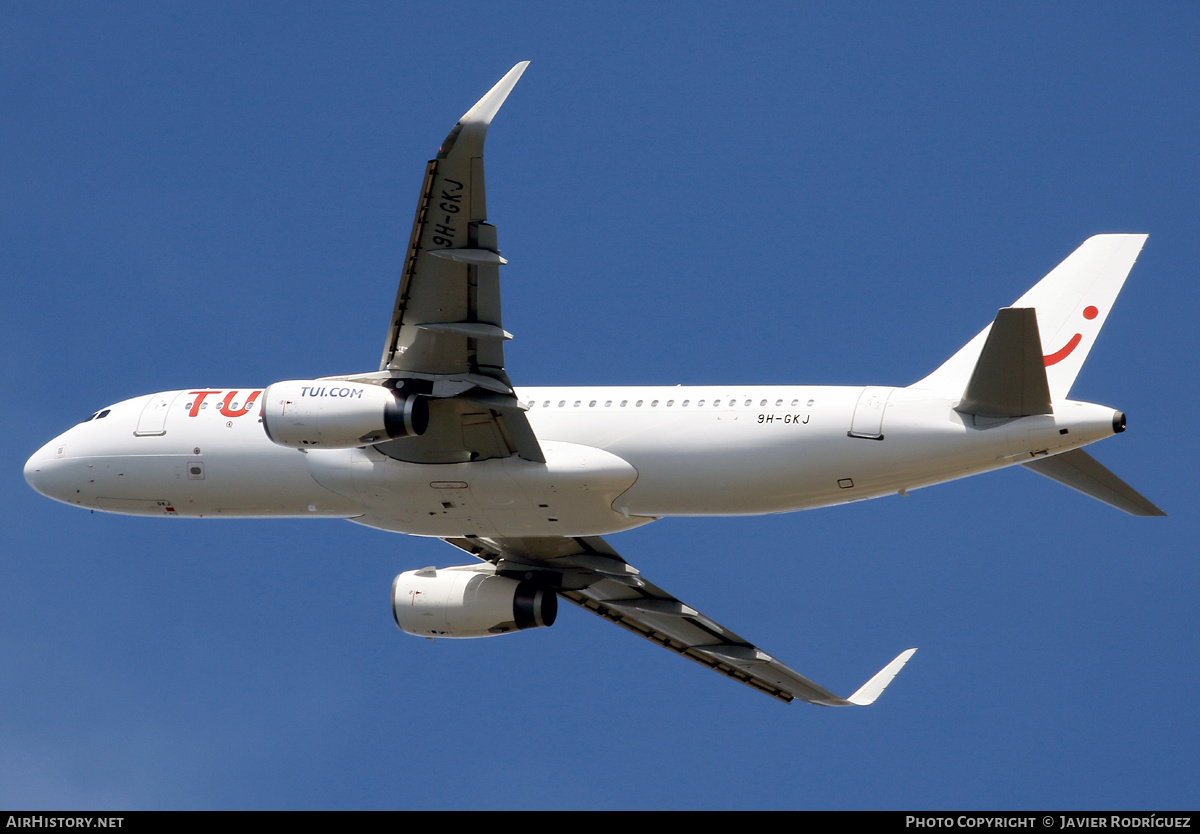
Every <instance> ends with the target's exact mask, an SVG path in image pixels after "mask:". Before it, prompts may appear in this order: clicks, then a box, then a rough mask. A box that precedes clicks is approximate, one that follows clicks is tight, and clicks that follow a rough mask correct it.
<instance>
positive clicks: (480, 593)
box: [392, 565, 558, 637]
mask: <svg viewBox="0 0 1200 834" xmlns="http://www.w3.org/2000/svg"><path fill="white" fill-rule="evenodd" d="M556 616H558V596H557V595H556V594H555V593H554V591H553V590H552V589H550V588H547V587H545V586H543V585H539V584H538V583H536V582H531V581H528V580H527V581H523V582H522V581H518V580H516V579H509V578H508V577H507V576H497V575H496V574H495V573H492V572H491V570H489V569H488V568H486V567H482V566H479V565H467V566H465V567H454V568H442V569H440V570H435V569H434V568H424V569H423V570H410V571H405V572H404V573H402V574H400V575H399V576H397V577H396V579H395V581H394V582H392V617H393V618H395V620H396V625H398V626H399V627H400V630H401V631H403V632H406V633H408V634H415V635H417V636H418V637H494V636H496V635H497V634H508V633H509V632H513V631H520V630H522V629H526V628H540V627H542V626H550V625H554V619H555V617H556Z"/></svg>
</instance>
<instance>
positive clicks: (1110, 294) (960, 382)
mask: <svg viewBox="0 0 1200 834" xmlns="http://www.w3.org/2000/svg"><path fill="white" fill-rule="evenodd" d="M1146 238H1147V235H1096V236H1095V237H1090V238H1088V239H1087V240H1085V241H1084V242H1083V245H1081V246H1080V247H1079V248H1078V249H1076V250H1075V251H1074V252H1072V253H1071V255H1070V256H1069V257H1068V258H1067V259H1066V260H1065V261H1063V262H1062V263H1061V264H1059V265H1058V266H1057V267H1055V268H1054V270H1053V271H1052V272H1051V273H1050V274H1049V275H1047V276H1046V277H1045V278H1043V279H1042V280H1041V281H1039V282H1038V283H1037V284H1035V285H1034V287H1033V288H1032V289H1031V290H1029V292H1027V293H1025V294H1024V295H1023V296H1021V297H1020V298H1019V299H1017V300H1016V301H1015V302H1014V303H1013V305H1012V306H1013V307H1032V308H1034V309H1035V310H1036V311H1037V324H1038V331H1039V334H1040V337H1041V344H1042V349H1043V350H1044V351H1046V352H1045V354H1044V355H1043V357H1042V360H1043V362H1044V363H1045V368H1046V380H1047V382H1048V384H1049V387H1050V396H1051V397H1052V398H1053V399H1055V400H1059V399H1065V398H1066V397H1067V395H1068V394H1069V393H1070V391H1071V386H1072V385H1073V384H1074V382H1075V377H1076V376H1078V375H1079V370H1080V368H1082V367H1083V361H1084V360H1085V359H1086V358H1087V355H1088V351H1090V350H1091V349H1092V345H1093V344H1095V342H1096V336H1098V335H1099V333H1100V328H1101V327H1103V326H1104V322H1105V320H1106V319H1107V318H1108V312H1109V310H1111V309H1112V305H1113V302H1115V301H1116V300H1117V294H1118V293H1119V292H1120V291H1121V287H1122V285H1123V284H1124V283H1125V278H1126V276H1127V275H1129V271H1130V270H1131V269H1133V264H1134V261H1136V260H1137V257H1138V254H1139V253H1140V252H1141V251H1142V246H1143V244H1145V242H1146ZM991 329H992V326H991V325H988V326H987V327H985V328H984V329H983V330H982V331H981V332H980V333H979V335H977V336H976V337H975V338H974V339H972V340H971V341H970V342H968V343H967V344H966V345H965V346H964V347H963V348H962V349H961V350H960V351H959V352H958V353H956V354H954V355H953V356H952V357H950V359H948V360H947V361H946V363H945V364H943V365H942V366H941V367H940V368H938V369H937V370H936V371H934V372H933V373H932V374H930V375H929V376H927V377H925V378H924V379H922V380H921V381H920V382H916V383H913V385H912V386H910V387H912V388H932V389H937V390H942V391H946V392H948V393H950V394H952V395H955V396H956V395H958V394H959V393H960V392H962V391H963V390H964V389H965V387H966V385H967V383H968V382H969V381H970V379H971V376H972V373H973V372H974V370H975V366H976V364H977V363H978V361H979V358H980V354H981V353H982V352H983V347H984V343H985V342H986V341H987V337H988V333H989V332H990V331H991Z"/></svg>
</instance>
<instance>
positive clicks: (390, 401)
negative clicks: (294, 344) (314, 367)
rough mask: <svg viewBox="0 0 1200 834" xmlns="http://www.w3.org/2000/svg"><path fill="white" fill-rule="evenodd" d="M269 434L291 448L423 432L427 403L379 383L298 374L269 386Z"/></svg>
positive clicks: (345, 445) (265, 408)
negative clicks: (317, 377) (305, 378)
mask: <svg viewBox="0 0 1200 834" xmlns="http://www.w3.org/2000/svg"><path fill="white" fill-rule="evenodd" d="M262 403H263V405H262V418H263V420H262V422H263V429H264V430H265V431H266V432H267V437H269V438H270V439H271V441H272V442H274V443H278V444H279V445H280V446H288V447H291V448H293V449H307V448H312V447H314V446H315V447H317V448H323V449H350V448H354V447H356V446H369V445H371V444H373V443H382V442H383V441H385V440H394V439H396V438H398V437H415V436H417V435H421V434H424V433H425V429H426V428H427V427H428V426H429V403H428V401H427V400H426V398H425V397H422V396H419V395H399V396H398V395H396V394H395V393H394V392H393V391H391V390H390V389H388V388H384V387H383V386H381V385H368V384H366V383H362V382H339V381H330V380H304V379H296V380H289V381H287V382H276V383H275V384H274V385H269V386H267V389H266V390H265V391H263V397H262Z"/></svg>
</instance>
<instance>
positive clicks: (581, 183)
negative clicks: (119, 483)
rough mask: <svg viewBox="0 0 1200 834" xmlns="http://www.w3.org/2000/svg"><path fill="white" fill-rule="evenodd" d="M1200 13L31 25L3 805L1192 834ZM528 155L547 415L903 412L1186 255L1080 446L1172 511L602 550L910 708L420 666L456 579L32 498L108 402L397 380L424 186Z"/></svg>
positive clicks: (181, 10) (333, 525)
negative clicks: (512, 85)
mask: <svg viewBox="0 0 1200 834" xmlns="http://www.w3.org/2000/svg"><path fill="white" fill-rule="evenodd" d="M1198 42H1200V12H1197V11H1196V9H1195V7H1194V6H1193V5H1191V4H1185V3H1160V4H1150V5H1134V4H1109V3H1095V4H1021V3H1016V4H955V3H944V4H943V3H914V4H837V5H835V6H833V7H829V6H828V5H827V4H803V3H787V4H761V5H756V6H734V5H723V6H720V7H717V6H713V7H711V8H705V7H703V6H699V5H696V4H656V5H653V6H652V7H649V8H647V7H646V5H645V4H634V3H629V4H604V5H599V4H597V5H589V6H586V7H584V8H574V7H569V8H568V7H564V5H563V4H554V3H541V4H539V3H512V4H504V5H503V6H500V5H497V6H494V7H489V6H486V5H482V4H469V3H455V2H448V3H441V4H437V5H436V6H430V5H429V4H403V3H394V4H337V5H336V6H330V5H326V4H269V3H258V4H252V5H250V6H248V7H247V6H246V4H221V3H210V4H205V5H203V6H197V5H194V4H168V3H147V4H131V3H119V4H104V5H94V4H88V5H84V4H51V5H46V4H7V5H5V6H3V7H0V112H3V113H4V117H3V119H0V184H2V187H0V278H2V281H3V283H2V285H0V286H2V287H3V293H4V304H3V305H0V317H2V318H0V324H2V329H0V334H2V335H0V338H2V339H3V340H4V343H3V346H4V349H3V352H2V357H3V358H2V363H3V364H2V366H0V367H3V374H4V381H5V390H6V392H7V393H8V395H9V396H8V398H7V399H8V404H7V405H8V407H7V408H5V409H3V410H2V411H0V426H2V427H3V431H4V433H5V436H7V437H9V442H8V443H7V444H6V445H5V450H4V452H3V453H2V454H3V463H4V465H3V467H2V468H0V472H2V473H4V474H3V476H2V477H0V489H3V491H4V495H3V497H4V500H3V502H2V504H0V506H3V513H4V517H3V521H2V524H0V530H2V531H3V532H2V533H0V536H3V539H2V541H3V548H2V553H3V558H0V588H3V595H4V605H3V606H0V668H3V669H4V674H3V678H2V680H3V683H2V684H0V806H5V807H46V808H63V809H66V808H85V807H87V808H120V809H133V808H902V809H903V808H919V809H937V808H994V809H1000V808H1018V809H1029V808H1062V809H1073V808H1083V809H1086V808H1112V809H1119V808H1129V809H1145V810H1157V809H1168V808H1194V807H1196V804H1197V789H1196V785H1197V765H1198V764H1200V753H1198V752H1197V750H1198V749H1200V746H1198V745H1197V743H1196V742H1197V720H1196V694H1195V693H1196V691H1197V684H1198V683H1200V681H1198V680H1197V669H1198V668H1200V663H1198V660H1200V657H1198V655H1200V638H1198V636H1197V635H1198V632H1200V628H1198V626H1200V622H1198V620H1200V617H1198V615H1197V605H1196V599H1197V592H1198V591H1200V571H1198V569H1197V560H1196V544H1195V542H1196V538H1197V534H1198V533H1200V525H1198V523H1197V520H1196V512H1195V507H1196V506H1197V503H1198V500H1200V495H1198V494H1197V493H1198V491H1200V489H1198V486H1197V479H1196V474H1195V473H1196V467H1197V463H1198V461H1197V441H1196V432H1195V431H1194V430H1193V429H1192V427H1191V425H1190V418H1191V414H1192V412H1193V411H1194V407H1193V405H1192V402H1191V399H1190V393H1191V391H1192V389H1193V387H1194V384H1195V382H1196V371H1195V367H1194V365H1195V358H1196V356H1197V355H1198V350H1197V348H1198V347H1200V346H1198V344H1197V330H1196V327H1195V310H1196V302H1197V299H1198V296H1200V291H1198V290H1197V281H1196V264H1197V263H1200V251H1198V250H1200V246H1198V243H1197V241H1198V240H1200V236H1198V235H1197V232H1196V229H1197V218H1198V216H1200V211H1198V209H1200V205H1198V204H1200V197H1198V196H1197V195H1198V194H1200V188H1198V186H1200V178H1198V176H1197V162H1196V137H1197V136H1200V119H1198V113H1200V111H1198V108H1197V104H1196V90H1197V88H1198V87H1200V83H1198V82H1200V51H1198V50H1197V49H1196V46H1195V45H1196V43H1198ZM525 59H528V60H531V61H532V65H531V66H530V68H529V71H528V72H526V74H525V76H524V78H523V79H522V80H521V82H520V84H519V85H518V86H517V88H516V90H515V91H514V92H513V94H512V96H511V97H510V98H509V100H508V103H507V104H506V105H505V107H504V109H503V110H502V111H501V113H500V115H499V116H498V117H497V119H496V121H495V123H494V124H493V127H492V130H491V132H490V135H489V140H488V186H489V187H488V192H489V194H488V196H489V203H490V205H489V214H490V217H491V220H492V222H494V223H495V224H496V225H497V226H498V228H499V234H500V245H501V248H502V249H503V250H504V254H505V256H506V257H507V258H508V259H509V261H510V265H509V266H508V267H506V269H505V272H504V276H503V277H504V281H505V285H504V305H505V307H504V311H505V327H506V328H507V329H508V330H510V331H512V332H513V333H515V334H516V339H515V340H514V341H513V342H511V343H510V344H509V347H508V349H507V358H508V363H509V371H510V374H511V376H512V377H513V379H514V381H516V382H517V384H518V385H520V384H527V385H570V384H576V383H578V384H661V383H684V384H689V383H697V384H699V383H708V382H744V383H823V384H847V385H849V384H896V385H906V384H909V383H910V382H912V381H914V380H916V379H919V378H920V377H922V376H924V375H925V374H926V373H927V372H928V371H929V370H931V369H932V368H934V367H936V366H937V365H938V364H939V363H940V362H941V361H942V359H944V358H945V357H947V356H949V355H950V354H951V353H952V352H953V351H954V350H956V349H957V348H958V347H959V346H960V345H961V344H962V343H964V342H965V341H967V339H969V338H970V337H971V336H972V335H973V334H974V333H975V332H977V330H978V329H979V328H980V327H982V326H983V325H984V324H985V323H986V322H987V321H989V320H990V319H991V317H992V316H993V315H994V314H995V311H996V309H997V308H998V307H1000V306H1004V305H1006V304H1008V303H1010V302H1011V301H1013V300H1014V299H1015V298H1017V297H1018V296H1019V295H1020V294H1021V293H1022V292H1024V290H1025V289H1027V288H1028V287H1029V286H1030V285H1032V284H1033V283H1034V282H1035V281H1037V280H1038V279H1039V278H1040V277H1041V276H1042V275H1044V274H1045V273H1046V272H1048V271H1049V270H1050V269H1051V268H1052V267H1053V266H1054V265H1056V264H1057V263H1058V262H1059V261H1060V260H1062V259H1063V258H1064V257H1066V255H1067V254H1069V253H1070V252H1071V251H1072V250H1073V249H1074V248H1075V247H1076V246H1077V245H1078V244H1079V243H1080V242H1082V241H1083V240H1084V239H1085V238H1087V237H1088V236H1090V235H1092V234H1095V233H1099V232H1147V233H1149V234H1150V239H1149V241H1148V243H1147V245H1146V248H1145V250H1144V251H1143V254H1142V256H1141V258H1140V259H1139V261H1138V263H1137V265H1136V266H1135V268H1134V271H1133V273H1132V276H1131V278H1130V280H1129V282H1128V283H1127V284H1126V287H1125V290H1124V293H1123V294H1122V297H1121V299H1120V300H1119V301H1118V303H1117V305H1116V307H1115V309H1114V312H1113V314H1112V315H1111V316H1110V318H1109V320H1108V323H1107V325H1106V328H1105V331H1104V333H1103V334H1102V336H1101V338H1100V340H1099V342H1098V343H1097V345H1096V347H1095V349H1094V350H1093V351H1092V354H1091V356H1090V358H1089V362H1088V364H1087V365H1086V366H1085V368H1084V370H1083V372H1082V374H1081V375H1080V377H1079V380H1078V382H1077V384H1076V386H1075V388H1074V389H1073V392H1072V394H1073V396H1075V397H1077V398H1081V399H1088V400H1093V401H1098V402H1103V403H1107V404H1110V405H1112V406H1114V407H1118V408H1121V409H1123V410H1125V411H1126V412H1127V413H1128V414H1129V431H1128V432H1126V433H1125V434H1124V435H1121V436H1120V437H1117V438H1113V439H1110V440H1108V441H1106V442H1104V443H1102V444H1100V445H1098V446H1096V447H1093V449H1092V452H1093V453H1094V455H1095V456H1096V457H1097V458H1098V459H1100V460H1101V461H1102V462H1103V463H1105V464H1106V465H1107V466H1109V467H1110V468H1111V469H1112V470H1114V471H1115V472H1116V473H1118V474H1119V475H1120V476H1121V477H1123V478H1124V479H1126V480H1127V481H1129V482H1130V483H1132V484H1133V485H1135V486H1136V487H1137V488H1139V489H1140V490H1141V491H1142V492H1144V493H1145V494H1146V495H1147V496H1149V497H1150V498H1151V500H1154V501H1155V502H1156V503H1158V504H1160V505H1161V506H1162V507H1163V508H1164V509H1166V510H1167V512H1168V513H1170V517H1169V518H1168V519H1134V518H1131V517H1128V516H1126V515H1124V514H1122V513H1119V512H1117V511H1115V510H1112V509H1111V508H1108V507H1106V506H1103V505H1101V504H1099V503H1097V502H1095V501H1091V500H1089V499H1086V498H1084V497H1082V496H1079V495H1077V494H1075V493H1073V492H1071V491H1069V490H1066V489H1064V488H1062V487H1060V486H1058V485H1056V484H1053V483H1051V482H1049V481H1047V480H1045V479H1042V478H1038V477H1037V476H1035V475H1033V474H1030V473H1027V472H1024V471H1006V472H1002V473H996V474H992V475H987V476H982V477H979V478H975V479H972V480H968V481H964V482H959V483H954V484H948V485H943V486H939V487H933V488H930V489H927V490H921V491H918V492H916V493H913V494H912V495H911V496H909V497H908V498H900V497H895V498H889V499H882V500H879V501H874V502H867V503H863V504H856V505H853V506H847V507H842V508H835V509H829V510H821V511H816V512H811V513H804V514H792V515H782V516H771V517H762V518H741V519H684V520H670V521H663V522H659V523H656V524H652V525H649V526H647V527H645V528H642V529H639V530H635V531H631V532H629V533H624V534H621V535H618V536H613V537H612V538H611V539H610V541H611V542H612V543H613V545H614V546H615V547H617V549H618V550H619V551H620V552H621V553H622V554H623V555H624V556H625V557H626V558H627V559H628V560H629V561H630V562H632V563H633V564H635V565H637V566H638V567H639V568H641V569H642V570H643V572H644V573H645V574H646V575H647V576H648V577H649V578H650V579H651V580H652V581H654V582H656V583H657V584H660V585H662V586H664V587H666V588H667V589H669V590H670V591H672V592H673V593H675V594H676V595H677V596H678V597H680V598H681V599H684V600H685V601H687V602H689V603H690V604H692V605H695V606H697V607H698V608H700V609H701V610H702V611H704V612H705V613H706V614H709V615H710V616H713V617H714V618H717V619H719V620H720V621H721V622H723V623H725V624H727V625H728V626H730V627H731V628H733V629H735V630H736V631H738V632H739V633H741V634H743V635H746V636H747V637H748V638H750V639H752V640H755V641H756V642H758V644H759V645H761V646H762V647H764V648H765V649H767V650H768V651H770V652H772V653H773V654H775V655H776V656H778V657H779V658H781V659H782V660H783V661H784V662H786V663H788V664H789V665H791V666H793V667H794V668H796V669H797V670H799V671H800V672H801V673H803V674H805V675H808V676H810V677H812V678H813V679H814V680H816V681H818V682H820V683H822V684H824V685H826V686H828V687H830V688H832V689H834V690H835V691H838V692H849V691H852V690H853V689H854V688H856V687H857V686H858V685H859V684H861V683H862V682H863V681H864V680H865V679H866V677H868V676H869V675H870V674H871V673H873V672H874V671H875V670H876V669H877V668H879V667H880V666H882V665H883V663H884V662H886V661H887V660H888V659H890V658H891V657H892V656H894V655H895V654H896V653H897V652H898V651H900V650H901V649H903V648H906V647H908V646H918V647H920V651H919V652H918V654H917V655H916V657H915V658H914V659H913V661H912V662H911V663H910V664H909V666H908V667H907V668H906V669H905V671H904V673H903V674H902V675H901V676H900V677H899V678H898V679H897V681H896V682H895V684H894V685H893V686H892V687H891V688H890V689H889V690H888V691H887V693H885V695H884V696H883V697H882V698H881V699H880V701H879V702H878V703H877V704H876V705H875V706H874V707H872V708H870V709H858V710H828V709H818V708H815V707H807V706H802V705H798V704H797V705H792V706H790V707H789V706H784V705H782V704H779V703H777V702H775V701H773V700H771V699H769V698H766V697H764V696H761V695H758V694H756V693H754V692H752V691H750V690H748V689H746V688H744V687H740V686H736V685H734V684H732V683H730V682H729V681H727V680H725V679H723V678H721V677H719V676H717V675H713V674H711V673H709V672H706V671H704V670H702V669H701V668H700V667H698V666H695V665H694V664H690V663H687V662H686V661H683V660H680V659H678V658H676V657H673V656H671V655H669V654H668V653H666V652H663V651H662V650H660V649H657V648H655V647H653V646H651V645H649V644H647V643H644V642H643V641H640V640H637V639H635V638H634V637H632V636H631V635H629V634H627V633H625V632H623V631H621V630H620V629H616V628H612V627H609V626H606V625H605V624H604V623H602V622H600V621H598V620H596V619H595V618H593V617H591V616H588V615H586V614H584V613H582V612H578V611H576V610H574V609H571V610H567V609H566V608H564V610H563V612H562V614H561V616H560V619H559V622H558V623H557V624H556V625H555V626H554V627H553V628H551V629H543V630H540V631H537V632H534V633H526V634H522V635H518V636H513V637H510V638H507V639H497V640H482V641H461V642H454V641H439V642H437V643H429V642H427V641H424V640H419V639H416V638H411V637H408V636H406V635H403V634H401V633H400V632H398V631H397V630H396V628H395V626H394V625H393V624H392V622H391V617H390V615H389V613H388V609H387V596H388V590H389V587H390V582H391V579H392V577H393V576H394V575H395V574H396V573H398V572H399V571H401V570H407V569H411V568H417V567H423V566H425V565H429V564H437V565H446V564H454V563H457V562H461V559H459V558H458V557H457V556H456V552H455V551H453V550H451V549H450V548H449V547H447V546H446V545H444V544H442V543H440V542H437V541H427V540H420V539H415V538H407V537H402V536H397V535H390V534H385V533H381V532H377V531H373V530H367V529H363V528H359V527H357V526H354V525H351V524H347V523H344V522H336V521H274V522H267V521H262V522H258V521H226V522H206V521H186V520H174V521H167V520H154V519H136V518H125V517H119V516H110V515H102V514H95V515H91V514H87V513H83V512H79V511H74V510H71V509H69V508H67V507H64V506H62V505H59V504H55V503H53V502H50V501H48V500H46V499H44V498H42V497H40V496H38V495H36V494H35V493H34V492H33V491H32V490H30V489H29V488H28V487H27V485H26V484H25V483H24V481H23V479H22V477H21V474H20V473H21V467H22V465H23V463H24V460H25V459H26V457H28V455H29V454H31V453H32V452H33V451H34V450H35V449H36V448H37V447H38V446H40V445H41V444H42V443H44V442H46V441H47V440H49V439H50V438H51V437H52V436H54V435H55V434H57V433H59V432H61V431H62V430H64V429H65V428H67V427H68V426H69V425H71V424H72V423H74V422H76V421H77V420H79V419H80V418H82V417H83V416H86V415H87V414H89V413H91V412H92V411H94V410H96V409H98V408H100V407H102V406H103V405H105V404H108V403H111V402H115V401H118V400H122V399H126V398H129V397H133V396H137V395H140V394H144V393H149V392H152V391H158V390H168V389H175V388H182V387H186V386H196V385H203V386H218V387H237V386H241V387H249V386H261V385H264V384H266V383H270V382H272V381H275V380H279V379H292V378H310V377H314V376H320V375H327V374H337V373H348V372H355V371H362V370H371V369H374V368H375V367H377V363H378V356H379V352H380V350H381V349H382V343H383V339H384V336H385V332H386V326H387V317H388V309H389V305H390V304H391V302H392V299H393V296H394V292H395V286H396V282H397V280H398V274H399V269H400V264H401V259H402V258H403V254H404V247H405V245H406V242H407V238H408V232H409V229H410V225H411V218H412V211H413V208H414V206H415V203H416V197H417V188H418V186H419V185H420V179H421V174H422V171H423V164H424V162H425V160H427V159H428V158H429V157H430V156H431V155H432V154H433V153H434V151H435V150H436V148H437V145H438V143H439V142H440V140H441V139H442V137H443V136H444V135H445V134H446V131H447V130H448V129H449V128H450V126H451V125H453V123H454V121H455V120H456V119H457V118H458V116H460V115H461V114H462V113H463V111H465V110H466V109H467V107H469V106H470V105H471V104H472V103H473V102H474V101H475V100H476V99H477V98H478V97H479V96H480V95H481V94H482V93H483V92H484V91H486V90H487V89H488V87H489V86H490V85H491V84H492V83H494V81H495V80H497V79H498V78H499V77H500V76H501V75H502V74H503V73H504V72H505V71H506V70H507V69H508V68H509V67H511V66H512V65H513V64H514V63H516V62H517V61H519V60H525Z"/></svg>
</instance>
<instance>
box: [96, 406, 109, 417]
mask: <svg viewBox="0 0 1200 834" xmlns="http://www.w3.org/2000/svg"><path fill="white" fill-rule="evenodd" d="M111 411H112V409H111V408H106V409H104V410H103V411H101V412H100V413H99V414H97V415H96V419H97V420H103V419H104V418H105V417H107V416H108V415H109V413H110V412H111Z"/></svg>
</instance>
